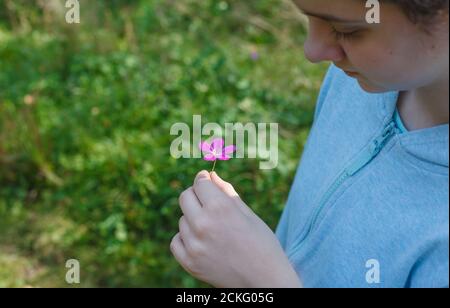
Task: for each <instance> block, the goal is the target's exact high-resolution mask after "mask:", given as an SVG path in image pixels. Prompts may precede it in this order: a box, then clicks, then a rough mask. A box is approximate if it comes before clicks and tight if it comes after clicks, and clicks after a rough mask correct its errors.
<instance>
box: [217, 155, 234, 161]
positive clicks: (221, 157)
mask: <svg viewBox="0 0 450 308" xmlns="http://www.w3.org/2000/svg"><path fill="white" fill-rule="evenodd" d="M217 159H219V160H230V159H231V157H229V156H227V155H221V156H219V157H217Z"/></svg>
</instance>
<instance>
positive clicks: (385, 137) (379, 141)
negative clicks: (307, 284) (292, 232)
mask: <svg viewBox="0 0 450 308" xmlns="http://www.w3.org/2000/svg"><path fill="white" fill-rule="evenodd" d="M395 129H396V125H395V122H394V120H392V121H391V122H389V123H388V124H387V125H386V126H385V128H384V129H383V132H382V133H381V134H380V135H379V136H378V137H377V138H375V139H373V140H372V142H371V143H370V144H369V145H368V146H366V148H365V149H364V150H363V151H362V153H361V154H359V155H358V156H357V157H356V158H355V159H354V160H353V161H352V162H351V163H350V165H349V166H347V167H346V168H345V169H344V171H342V172H341V173H340V175H339V177H338V178H337V179H336V180H335V181H334V182H333V184H332V185H331V186H330V187H329V188H328V190H327V191H326V192H325V194H324V195H323V196H322V198H321V199H320V202H319V206H318V207H317V209H316V211H315V212H314V213H313V215H312V216H311V217H312V218H311V219H310V222H309V224H308V228H307V231H306V232H304V235H303V236H302V238H301V239H300V240H299V241H298V242H297V243H296V244H295V246H294V248H293V249H292V252H291V253H290V254H289V258H290V257H292V256H293V255H294V254H295V253H296V252H297V251H298V250H299V249H300V248H301V246H302V244H303V243H304V242H305V240H306V239H307V238H308V236H309V234H310V233H311V232H312V230H313V229H314V226H315V225H316V223H317V219H318V217H319V214H320V213H321V211H322V210H323V208H324V206H325V204H326V203H327V202H328V200H329V199H330V198H331V196H332V195H333V194H334V193H335V192H336V191H337V190H338V188H339V187H340V186H341V185H342V184H343V183H344V182H345V181H346V180H347V179H348V178H350V177H352V176H354V175H355V174H356V173H358V171H360V170H361V169H363V168H364V167H365V166H367V165H368V164H369V163H370V162H371V161H372V160H373V159H374V158H375V157H376V156H377V155H378V154H379V153H380V152H381V150H382V149H383V148H384V146H385V145H386V144H387V143H388V142H389V140H390V139H391V138H392V137H393V136H394V135H395Z"/></svg>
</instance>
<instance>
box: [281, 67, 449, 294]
mask: <svg viewBox="0 0 450 308" xmlns="http://www.w3.org/2000/svg"><path fill="white" fill-rule="evenodd" d="M397 98H398V93H397V92H390V93H384V94H369V93H366V92H364V91H363V90H362V89H361V87H360V86H359V84H358V83H357V81H356V80H355V79H353V78H350V77H348V76H347V75H345V73H344V72H342V71H341V70H340V69H338V68H337V67H335V66H331V68H330V70H329V71H328V74H327V76H326V78H325V81H324V84H323V86H322V90H321V93H320V96H319V99H318V103H317V107H316V113H315V118H314V124H313V127H312V129H311V133H310V136H309V138H308V141H307V143H306V146H305V150H304V152H303V155H302V158H301V162H300V167H299V168H298V171H297V173H296V176H295V180H294V183H293V185H292V188H291V192H290V194H289V198H288V201H287V204H286V208H285V210H284V212H283V215H282V217H281V220H280V223H279V225H278V227H277V232H276V234H277V236H278V238H279V240H280V242H281V244H282V246H283V248H284V249H285V251H286V253H287V255H288V257H289V260H290V261H291V263H292V264H293V265H294V267H295V270H296V271H297V273H298V274H299V276H300V278H301V280H302V282H303V284H304V286H305V287H358V288H359V287H448V286H449V267H448V265H449V187H448V185H449V183H448V158H449V140H448V133H449V126H448V124H447V125H441V126H436V127H433V128H428V129H422V130H417V131H411V132H402V131H401V130H400V129H399V127H398V125H396V121H395V117H394V115H395V111H396V103H397Z"/></svg>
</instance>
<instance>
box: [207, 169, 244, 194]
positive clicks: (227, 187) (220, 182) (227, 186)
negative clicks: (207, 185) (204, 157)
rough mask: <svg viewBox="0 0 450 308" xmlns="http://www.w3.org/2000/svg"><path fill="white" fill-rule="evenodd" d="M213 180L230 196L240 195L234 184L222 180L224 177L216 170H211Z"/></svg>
mask: <svg viewBox="0 0 450 308" xmlns="http://www.w3.org/2000/svg"><path fill="white" fill-rule="evenodd" d="M211 180H212V181H213V183H214V184H216V185H217V186H218V187H219V188H220V189H221V190H222V191H223V192H224V193H226V194H227V195H228V196H230V197H239V194H238V193H237V192H236V190H234V187H233V185H231V184H230V183H228V182H225V181H224V180H222V178H221V177H220V176H219V175H218V174H217V173H216V172H215V171H213V172H211Z"/></svg>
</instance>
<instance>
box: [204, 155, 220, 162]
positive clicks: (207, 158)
mask: <svg viewBox="0 0 450 308" xmlns="http://www.w3.org/2000/svg"><path fill="white" fill-rule="evenodd" d="M216 159H217V157H216V156H214V155H213V154H206V155H205V156H204V157H203V160H206V161H215V160H216Z"/></svg>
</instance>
